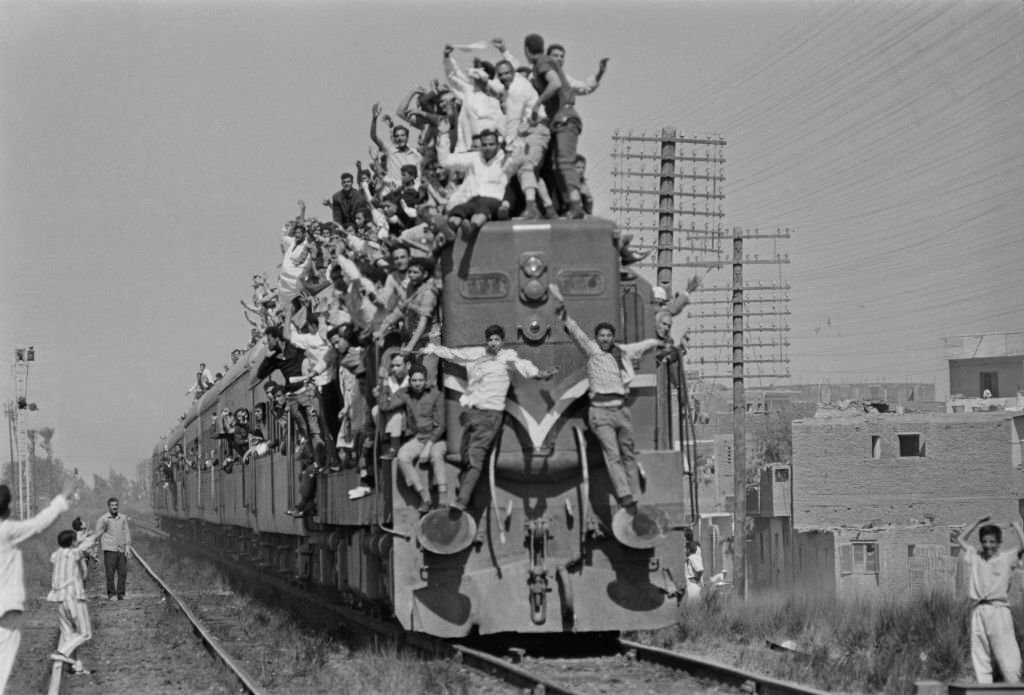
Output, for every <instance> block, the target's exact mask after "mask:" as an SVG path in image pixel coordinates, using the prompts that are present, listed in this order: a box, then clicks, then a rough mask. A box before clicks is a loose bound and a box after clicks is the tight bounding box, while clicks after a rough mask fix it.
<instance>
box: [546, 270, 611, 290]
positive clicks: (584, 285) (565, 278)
mask: <svg viewBox="0 0 1024 695" xmlns="http://www.w3.org/2000/svg"><path fill="white" fill-rule="evenodd" d="M606 285H607V282H606V281H605V277H604V273H602V272H601V271H600V270H586V269H584V270H580V269H574V270H560V271H558V287H559V288H560V289H561V290H562V294H564V295H566V296H567V297H568V296H576V297H594V296H600V295H602V294H604V292H605V287H606Z"/></svg>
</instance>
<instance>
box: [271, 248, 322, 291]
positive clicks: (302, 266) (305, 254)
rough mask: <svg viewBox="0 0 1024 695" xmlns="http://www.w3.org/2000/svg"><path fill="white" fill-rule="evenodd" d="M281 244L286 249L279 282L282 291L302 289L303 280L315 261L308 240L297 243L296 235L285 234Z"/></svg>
mask: <svg viewBox="0 0 1024 695" xmlns="http://www.w3.org/2000/svg"><path fill="white" fill-rule="evenodd" d="M281 245H282V247H283V249H284V257H283V258H282V259H281V275H280V278H279V280H278V284H279V286H280V288H281V290H282V292H284V293H286V294H288V293H295V292H298V291H299V290H301V289H302V281H303V280H304V279H305V278H306V273H308V272H309V267H310V265H311V264H312V262H313V257H312V254H310V253H309V246H308V244H307V242H305V241H304V242H302V243H301V244H297V243H296V242H295V237H293V236H291V235H289V234H285V235H284V236H283V237H282V240H281Z"/></svg>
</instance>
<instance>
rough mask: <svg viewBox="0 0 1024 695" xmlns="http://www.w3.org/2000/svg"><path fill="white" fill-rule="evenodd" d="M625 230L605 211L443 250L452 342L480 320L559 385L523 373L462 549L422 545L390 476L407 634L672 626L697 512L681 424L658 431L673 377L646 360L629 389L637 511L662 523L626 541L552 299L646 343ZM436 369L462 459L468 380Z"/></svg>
mask: <svg viewBox="0 0 1024 695" xmlns="http://www.w3.org/2000/svg"><path fill="white" fill-rule="evenodd" d="M615 237H616V231H615V227H614V225H613V224H612V223H611V222H609V221H605V220H600V219H597V218H589V219H587V220H581V221H552V222H547V221H530V222H526V221H511V222H492V223H489V224H488V225H487V226H486V227H485V228H484V229H483V230H482V231H481V232H480V233H479V234H478V235H476V236H475V237H473V238H470V239H459V240H457V241H456V242H455V244H454V246H452V247H451V248H449V249H448V250H447V251H446V254H445V256H444V259H443V260H444V262H443V269H444V293H443V312H444V334H443V339H442V342H443V344H444V345H445V346H447V347H452V348H458V347H466V346H474V345H481V344H483V342H484V335H483V332H484V327H485V326H488V325H491V324H497V325H499V326H501V327H502V328H503V329H504V332H505V336H506V340H505V345H506V347H510V348H513V349H515V350H516V351H517V353H518V354H519V356H520V357H523V358H526V359H528V360H530V361H532V362H533V363H534V364H536V365H538V366H541V367H544V368H549V367H556V368H557V370H558V373H557V375H556V376H555V377H554V378H553V379H551V380H549V381H532V380H527V379H523V378H521V377H519V376H518V375H513V377H512V388H511V389H510V391H509V395H508V400H507V405H506V409H505V416H504V424H503V428H502V431H501V435H500V439H499V443H498V445H497V446H496V447H495V452H494V454H493V455H492V457H491V461H490V463H489V468H490V470H486V471H484V475H483V476H482V479H481V483H480V484H479V485H478V486H477V488H476V492H475V494H474V498H473V504H472V505H471V507H470V509H469V510H468V515H469V516H471V517H472V520H473V522H475V523H473V524H472V528H473V530H475V536H474V537H473V538H472V540H471V542H469V543H468V546H466V543H458V544H455V543H451V541H453V540H454V539H453V538H446V537H444V535H445V533H446V531H444V530H442V531H441V532H440V537H433V538H425V537H424V533H427V535H429V533H430V532H429V530H425V529H424V527H423V526H422V525H421V523H420V520H419V515H418V514H417V512H416V509H415V501H414V500H413V499H412V497H411V496H410V495H409V491H408V490H406V489H405V488H404V486H403V485H402V484H401V482H399V481H397V480H392V481H391V485H392V486H393V489H392V497H391V499H392V500H393V501H394V505H393V528H394V531H395V535H396V536H397V538H402V537H404V538H405V540H398V539H397V538H396V540H395V541H394V543H393V545H392V550H391V554H392V558H391V564H392V572H393V574H392V580H393V586H392V591H393V597H394V608H395V615H396V617H397V618H398V620H399V621H400V622H401V623H402V625H403V626H404V627H406V628H407V629H410V630H415V631H422V632H427V633H431V634H434V635H439V636H443V637H461V636H465V635H468V634H471V633H479V634H491V633H498V632H520V633H545V632H548V633H549V632H563V631H566V632H575V631H579V632H588V631H595V632H598V631H608V630H635V629H653V628H657V627H662V626H666V625H669V624H671V623H673V622H674V621H675V619H676V610H677V602H676V600H675V597H676V595H677V581H681V580H682V577H683V564H684V561H685V556H684V550H683V539H682V534H681V532H679V531H678V530H673V529H675V528H678V527H681V526H682V525H684V524H685V523H688V522H689V521H691V519H690V515H691V514H692V513H693V510H692V509H690V508H689V506H688V505H687V504H686V502H685V500H686V499H687V496H688V492H687V480H686V476H685V474H684V470H683V466H684V463H683V456H682V454H681V452H680V451H678V450H675V449H673V448H672V446H671V442H672V436H671V426H668V427H666V426H664V424H663V425H662V426H661V427H659V426H658V423H659V422H660V423H666V422H668V421H669V420H670V417H671V413H670V412H668V411H670V410H671V408H670V407H668V406H667V404H668V403H669V402H670V400H671V399H669V398H668V397H667V395H666V394H667V389H668V388H669V385H668V380H667V378H666V377H667V373H668V370H667V369H663V368H661V367H659V366H658V365H657V364H656V361H655V358H654V357H653V356H650V355H648V356H647V357H645V358H644V359H643V360H642V361H641V362H640V364H639V365H638V367H637V369H636V377H635V378H634V379H633V381H632V384H631V394H630V398H629V406H630V408H631V410H632V412H633V420H634V439H635V442H636V448H637V454H638V461H639V464H640V465H639V466H638V468H639V470H640V471H642V475H641V477H640V480H639V481H638V484H639V489H640V490H641V491H642V498H641V504H642V505H643V506H644V508H645V509H646V510H647V511H648V512H651V511H653V512H655V513H656V514H657V515H658V516H659V517H660V518H661V519H662V520H664V525H663V527H662V528H661V529H660V531H661V534H660V537H659V539H658V542H657V543H650V544H648V545H651V546H653V547H630V545H627V544H625V543H623V542H620V539H617V538H616V536H615V534H614V533H613V532H612V530H613V521H612V520H613V516H614V515H615V513H616V511H618V509H619V508H618V506H617V504H616V502H615V498H614V495H613V493H612V487H611V482H610V479H609V476H608V474H607V472H606V469H605V466H604V462H603V459H602V455H601V450H600V447H599V446H598V445H597V442H596V441H595V440H594V439H593V437H592V436H591V435H590V433H589V432H588V430H587V428H586V424H585V423H586V413H587V402H588V399H587V388H588V381H587V376H586V371H585V363H586V359H585V356H584V355H583V353H582V352H580V350H579V349H578V348H577V346H576V345H575V344H574V343H573V342H572V341H571V339H570V337H569V336H568V335H567V334H566V332H565V330H564V328H563V325H562V322H561V320H560V319H559V318H558V316H557V315H556V313H555V309H556V306H557V302H556V300H555V299H554V298H553V297H551V296H550V291H549V284H551V283H555V284H557V285H558V287H559V288H560V290H561V293H562V294H563V295H564V298H565V305H566V307H567V309H568V311H569V313H570V314H571V315H572V316H573V317H574V318H575V319H576V321H577V322H578V323H579V325H580V326H581V327H582V328H583V329H584V330H585V331H587V332H588V333H589V332H592V330H593V328H594V326H595V325H596V324H598V323H599V322H608V323H611V324H612V325H614V326H615V327H616V335H617V338H618V340H619V341H620V342H632V341H637V340H641V339H644V338H648V337H652V336H653V335H654V329H653V310H652V303H651V302H652V300H651V289H650V286H649V285H648V283H646V282H645V281H643V280H640V279H637V278H635V277H633V276H632V274H628V275H630V277H629V278H627V279H624V278H623V277H621V276H620V264H619V252H618V249H617V244H616V238H615ZM441 375H442V379H443V385H444V389H445V398H446V418H447V438H448V452H449V461H450V463H452V464H456V465H458V464H460V463H461V459H462V455H461V453H460V452H462V450H463V447H462V435H463V427H462V424H461V423H462V417H463V415H464V409H463V407H462V406H460V404H459V397H460V396H461V395H462V393H463V392H464V391H465V389H466V373H465V370H464V369H463V368H461V367H458V366H456V365H454V364H450V363H448V362H442V370H441ZM452 472H453V473H454V472H455V471H454V469H453V470H452ZM436 513H437V512H435V514H436ZM434 533H435V536H437V532H436V531H435V532H434ZM464 546H465V547H464ZM427 547H430V548H431V549H432V550H428V549H427ZM432 551H433V552H432Z"/></svg>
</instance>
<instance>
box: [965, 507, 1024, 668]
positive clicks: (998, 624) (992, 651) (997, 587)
mask: <svg viewBox="0 0 1024 695" xmlns="http://www.w3.org/2000/svg"><path fill="white" fill-rule="evenodd" d="M990 518H991V517H988V516H983V517H981V518H980V519H978V520H977V521H975V522H974V523H973V524H971V525H970V526H969V527H967V529H966V530H964V532H963V533H962V534H960V536H959V537H958V538H957V543H959V544H960V548H961V549H962V550H963V554H962V555H961V557H963V560H964V563H965V564H966V565H967V571H968V573H969V574H968V585H967V597H968V598H969V599H970V601H971V662H972V663H973V665H974V675H975V677H976V678H977V679H978V682H979V683H991V682H992V664H993V662H995V663H996V664H998V665H999V672H1000V673H1001V674H1002V675H1003V680H1004V681H1006V682H1007V683H1019V682H1020V668H1021V658H1020V647H1019V646H1018V645H1017V638H1016V636H1015V634H1014V631H1013V614H1012V613H1011V612H1010V603H1009V597H1008V594H1009V590H1010V581H1011V580H1012V579H1013V572H1014V570H1015V569H1017V568H1018V567H1019V566H1020V560H1021V557H1022V556H1024V529H1022V528H1021V523H1020V521H1019V520H1018V521H1014V522H1013V530H1014V531H1016V532H1017V540H1018V541H1019V542H1020V547H1018V548H1014V549H1013V550H1007V551H1004V552H999V545H1000V544H1001V543H1002V540H1003V532H1002V529H1000V528H999V527H998V526H996V525H995V524H989V523H987V522H988V521H989V519H990ZM983 524H984V525H983ZM979 526H981V530H980V531H979V532H978V536H979V538H981V552H978V551H977V550H976V549H975V548H974V546H972V545H971V544H969V543H968V542H967V539H968V537H970V535H971V533H972V532H973V531H974V529H976V528H978V527H979Z"/></svg>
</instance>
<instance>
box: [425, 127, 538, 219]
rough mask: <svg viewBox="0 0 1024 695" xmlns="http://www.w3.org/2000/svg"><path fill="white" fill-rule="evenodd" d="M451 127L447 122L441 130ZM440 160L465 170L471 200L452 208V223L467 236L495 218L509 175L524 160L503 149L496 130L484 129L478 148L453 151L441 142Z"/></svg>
mask: <svg viewBox="0 0 1024 695" xmlns="http://www.w3.org/2000/svg"><path fill="white" fill-rule="evenodd" d="M447 128H448V126H447V124H441V133H445V132H447ZM437 161H438V162H440V164H441V166H443V167H445V168H448V169H455V170H461V171H464V172H465V175H466V178H465V180H464V181H463V182H462V184H463V186H465V187H466V189H467V191H468V193H469V196H470V197H469V200H467V201H466V202H465V203H462V204H461V205H456V206H455V207H453V208H452V209H451V210H449V211H448V225H449V226H450V227H451V229H452V231H453V232H455V231H461V232H462V234H463V237H464V238H465V237H468V236H470V235H472V234H475V233H476V232H477V231H479V230H480V228H481V227H482V226H484V224H486V223H487V222H488V220H492V219H495V217H496V216H497V214H498V210H499V209H501V208H502V205H503V200H504V198H505V187H506V186H508V177H509V176H510V175H512V174H514V173H516V171H517V170H518V169H519V164H520V163H521V161H520V160H516V159H514V158H512V157H508V156H506V155H505V154H503V153H502V152H501V148H500V147H499V146H498V132H497V131H495V130H485V131H484V132H482V133H480V150H479V151H478V152H460V153H457V154H452V153H449V152H448V150H447V148H445V147H443V146H441V145H438V147H437Z"/></svg>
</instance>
